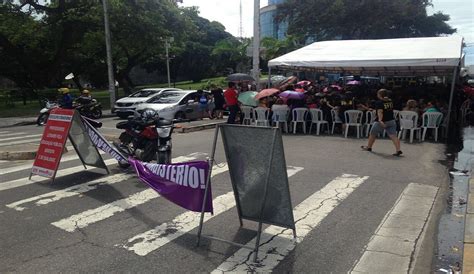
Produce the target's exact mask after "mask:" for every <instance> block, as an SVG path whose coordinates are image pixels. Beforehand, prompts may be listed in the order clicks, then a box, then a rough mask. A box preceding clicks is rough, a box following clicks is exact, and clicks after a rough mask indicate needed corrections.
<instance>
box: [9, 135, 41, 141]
mask: <svg viewBox="0 0 474 274" xmlns="http://www.w3.org/2000/svg"><path fill="white" fill-rule="evenodd" d="M42 135H43V134H31V135H25V136H22V137H19V136H16V137H8V138H2V139H0V142H4V141H10V140H18V139H32V138H33V139H34V140H38V138H36V137H39V136H42Z"/></svg>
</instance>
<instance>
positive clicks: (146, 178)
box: [128, 158, 214, 213]
mask: <svg viewBox="0 0 474 274" xmlns="http://www.w3.org/2000/svg"><path fill="white" fill-rule="evenodd" d="M128 161H129V163H130V164H131V165H132V166H133V167H134V168H135V170H136V172H137V174H138V177H139V178H140V179H141V180H142V181H143V182H145V183H146V184H147V185H149V186H150V187H151V188H153V189H154V190H155V191H156V192H158V193H160V195H161V196H163V197H165V198H166V199H168V200H170V201H171V202H173V203H175V204H177V205H179V206H181V207H184V208H186V209H189V210H192V211H196V212H201V210H202V202H203V200H204V191H205V189H206V181H207V176H208V174H209V164H208V162H206V161H195V162H186V163H177V164H168V165H161V164H153V163H144V162H141V161H138V160H135V159H133V158H129V159H128ZM204 211H205V212H211V213H214V212H213V209H212V192H211V185H210V184H209V191H208V193H207V202H206V207H205V209H204Z"/></svg>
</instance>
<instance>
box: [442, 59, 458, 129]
mask: <svg viewBox="0 0 474 274" xmlns="http://www.w3.org/2000/svg"><path fill="white" fill-rule="evenodd" d="M457 73H458V67H454V70H453V79H452V80H451V93H450V94H449V106H448V115H447V116H446V119H447V120H448V122H447V123H446V132H445V136H444V137H446V138H447V137H448V134H449V126H450V125H451V110H452V107H453V94H454V87H455V85H456V77H457Z"/></svg>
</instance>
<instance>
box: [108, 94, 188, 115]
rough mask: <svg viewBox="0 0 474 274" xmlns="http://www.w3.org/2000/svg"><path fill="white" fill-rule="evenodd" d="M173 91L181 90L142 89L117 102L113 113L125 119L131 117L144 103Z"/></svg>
mask: <svg viewBox="0 0 474 274" xmlns="http://www.w3.org/2000/svg"><path fill="white" fill-rule="evenodd" d="M172 90H181V89H179V88H144V89H140V90H138V91H136V92H134V93H132V94H131V95H129V96H127V97H124V98H122V99H119V100H117V102H115V105H114V107H113V108H112V113H116V114H117V116H118V117H120V118H122V119H125V118H127V117H128V116H129V115H132V114H133V113H134V111H135V109H136V107H137V106H138V105H140V104H142V103H145V102H147V101H148V100H150V99H152V98H154V97H155V96H157V95H159V94H161V93H162V92H164V91H172Z"/></svg>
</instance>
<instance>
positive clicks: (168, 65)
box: [165, 37, 174, 88]
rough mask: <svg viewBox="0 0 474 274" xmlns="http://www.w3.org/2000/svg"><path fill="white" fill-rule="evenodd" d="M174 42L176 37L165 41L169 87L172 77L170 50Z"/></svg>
mask: <svg viewBox="0 0 474 274" xmlns="http://www.w3.org/2000/svg"><path fill="white" fill-rule="evenodd" d="M173 41H174V37H169V38H166V39H165V48H166V72H167V74H168V87H169V88H170V87H171V77H170V55H169V48H170V46H171V43H172V42H173Z"/></svg>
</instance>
